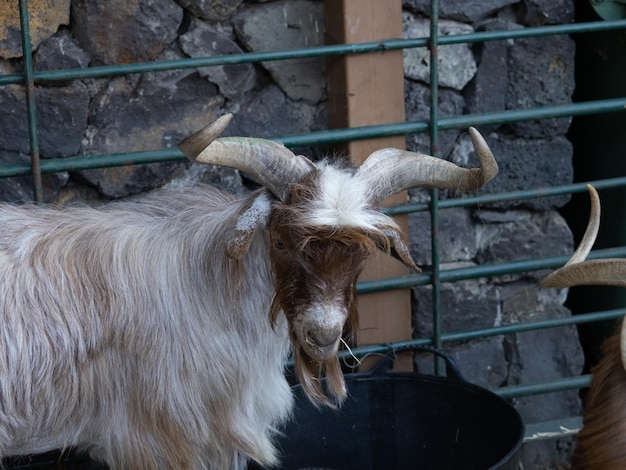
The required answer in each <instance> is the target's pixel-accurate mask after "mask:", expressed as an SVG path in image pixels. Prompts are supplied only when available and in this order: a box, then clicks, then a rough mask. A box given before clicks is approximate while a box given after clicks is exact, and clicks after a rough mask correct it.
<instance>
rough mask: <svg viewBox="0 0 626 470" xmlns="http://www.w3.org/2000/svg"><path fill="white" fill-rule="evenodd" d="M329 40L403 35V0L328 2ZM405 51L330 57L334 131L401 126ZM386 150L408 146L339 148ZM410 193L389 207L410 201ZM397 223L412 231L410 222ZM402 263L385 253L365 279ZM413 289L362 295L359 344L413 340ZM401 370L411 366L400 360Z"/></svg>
mask: <svg viewBox="0 0 626 470" xmlns="http://www.w3.org/2000/svg"><path fill="white" fill-rule="evenodd" d="M324 7H325V15H326V36H327V42H328V43H331V44H343V43H348V44H352V43H359V42H369V41H379V40H385V39H391V38H400V37H402V2H401V0H387V1H384V2H381V1H379V0H326V2H325V4H324ZM403 70H404V69H403V62H402V52H401V51H385V52H376V53H368V54H361V55H354V56H342V57H335V58H330V59H329V61H328V95H329V96H328V98H329V121H330V126H331V127H333V128H343V127H357V126H366V125H374V124H385V123H393V122H402V121H404V119H405V115H404V73H403ZM384 147H396V148H404V147H405V138H404V136H395V137H385V138H377V139H367V140H359V141H353V142H348V143H347V144H346V146H345V147H344V148H342V149H341V150H342V151H343V152H345V153H347V154H348V155H349V156H350V157H351V159H352V161H353V162H355V163H357V164H358V163H361V162H362V161H363V160H364V159H365V158H366V157H367V156H368V155H369V154H370V153H371V152H373V151H374V150H377V149H380V148H384ZM406 198H407V195H406V192H403V193H401V194H398V195H395V196H393V197H392V198H389V199H388V200H386V201H385V204H400V203H404V202H406ZM398 222H399V223H400V224H401V226H402V228H403V229H404V230H406V229H407V228H408V219H407V218H406V216H403V217H401V218H400V219H399V220H398ZM407 273H408V270H407V269H406V268H405V267H404V265H402V264H401V263H399V262H398V261H396V260H394V259H391V258H390V257H388V256H385V255H382V254H376V255H374V256H373V257H372V258H371V259H370V260H369V262H368V265H367V267H366V268H365V271H364V273H363V275H362V279H376V278H381V277H391V276H398V275H403V274H407ZM410 295H411V291H410V290H409V289H404V290H398V291H388V292H381V293H376V294H368V295H363V296H360V297H359V312H360V318H359V323H360V330H359V334H358V343H359V345H363V344H372V343H384V342H392V341H399V340H405V339H410V338H411V297H410ZM396 366H397V367H400V368H403V369H408V368H410V367H411V361H410V358H402V359H400V361H398V362H397V363H396Z"/></svg>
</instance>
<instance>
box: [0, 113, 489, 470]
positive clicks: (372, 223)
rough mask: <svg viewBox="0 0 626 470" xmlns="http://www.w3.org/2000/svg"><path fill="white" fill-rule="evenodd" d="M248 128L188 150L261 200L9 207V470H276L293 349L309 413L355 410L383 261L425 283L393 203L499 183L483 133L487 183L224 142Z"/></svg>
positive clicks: (211, 194) (212, 136)
mask: <svg viewBox="0 0 626 470" xmlns="http://www.w3.org/2000/svg"><path fill="white" fill-rule="evenodd" d="M230 118H231V116H230V115H225V116H222V117H221V118H219V119H218V120H217V121H215V122H214V123H213V124H211V125H209V126H207V127H206V128H205V129H202V130H200V131H199V132H197V133H196V134H194V135H192V136H191V137H189V138H188V139H186V140H184V141H183V142H182V143H181V144H180V149H181V150H182V151H183V153H184V154H185V155H187V156H188V157H189V158H190V159H191V160H193V161H196V162H200V163H208V164H217V165H224V166H229V167H233V168H236V169H239V170H242V171H246V172H248V173H249V174H250V175H252V176H253V177H254V178H256V180H257V181H259V183H260V184H261V185H262V188H261V189H259V190H256V191H254V192H252V193H251V194H249V195H248V196H246V197H245V198H237V197H235V196H233V195H229V194H225V193H223V192H220V191H218V190H216V189H214V188H210V187H199V188H193V189H191V190H190V189H189V188H184V189H180V188H178V189H177V188H169V189H162V190H160V191H156V192H155V194H152V195H148V196H144V197H143V198H140V199H139V200H138V201H133V202H113V203H110V204H106V205H104V206H103V207H100V208H87V207H71V208H64V209H61V208H50V207H42V206H35V205H26V206H13V205H8V204H4V205H0V315H1V318H0V456H11V455H20V454H27V453H39V452H44V451H48V450H50V449H56V448H62V449H63V448H68V447H76V448H79V449H82V450H86V451H88V452H89V453H90V455H91V456H92V458H94V459H96V460H99V461H102V462H104V463H106V464H107V465H108V466H109V467H110V468H111V470H116V469H129V468H130V469H133V470H148V469H150V470H154V469H159V470H161V469H176V470H180V469H194V470H195V469H209V468H210V469H226V468H244V467H245V465H246V463H247V462H248V460H249V459H252V460H254V461H256V462H258V463H259V464H261V465H269V466H271V465H275V464H276V463H277V462H278V452H277V450H276V449H275V448H274V446H273V444H272V438H273V437H274V436H275V435H276V433H277V432H279V427H280V425H281V423H283V422H284V421H285V420H286V419H287V418H288V416H289V413H290V410H291V408H292V401H293V398H292V395H291V390H290V387H289V385H288V382H287V380H286V378H285V375H284V368H285V361H286V360H287V359H288V357H289V353H290V350H291V351H292V352H293V356H294V360H295V371H296V374H297V376H298V378H299V380H300V381H301V383H302V386H303V388H304V390H305V391H306V393H307V395H308V396H309V397H310V399H311V400H312V401H313V402H314V403H316V404H318V405H322V404H326V405H331V406H337V405H338V404H340V403H341V401H342V400H343V398H344V397H345V395H346V390H345V384H344V379H343V375H342V373H341V369H340V366H339V362H338V359H337V351H338V348H339V343H340V341H342V335H349V334H350V333H352V332H354V330H355V328H356V325H357V311H356V303H355V296H356V287H355V285H356V280H357V276H358V275H359V273H360V271H361V269H362V268H363V265H364V263H365V260H366V258H367V257H368V255H369V254H370V253H371V252H372V251H373V250H375V249H377V248H380V249H383V250H386V251H387V252H389V253H392V254H394V255H395V256H397V257H398V258H399V259H401V260H402V261H403V262H404V263H406V264H407V265H408V266H410V267H411V268H412V269H415V270H418V268H417V266H416V265H415V263H414V262H413V260H412V259H411V256H410V254H409V251H408V248H407V246H406V244H405V242H404V241H403V236H402V234H401V232H400V229H399V228H398V226H397V225H396V223H395V222H394V221H393V220H392V219H391V218H390V217H388V216H387V215H384V214H382V213H381V212H380V211H379V210H378V204H379V202H380V201H381V200H382V199H384V198H385V197H387V196H389V195H391V194H394V193H396V192H399V191H402V190H404V189H406V188H408V187H412V186H422V187H440V188H450V189H475V188H478V187H480V186H481V185H483V184H484V183H486V182H487V181H489V180H490V179H491V178H493V177H494V176H495V174H496V173H497V171H498V168H497V164H496V163H495V160H494V158H493V155H492V153H491V151H490V149H489V147H488V146H487V144H486V142H485V141H484V139H483V138H482V136H480V134H479V133H478V132H477V131H476V130H475V129H470V137H471V139H472V141H473V143H474V146H475V148H476V153H477V156H478V158H479V160H480V162H481V167H482V168H481V169H478V168H473V169H463V168H459V167H457V166H456V165H454V164H452V163H450V162H446V161H444V160H440V159H437V158H434V157H430V156H427V155H421V154H415V153H411V152H405V151H400V150H394V149H385V150H381V151H378V152H374V153H373V154H372V155H371V156H370V157H369V158H368V159H367V161H365V162H364V163H363V165H362V166H361V167H360V168H358V169H353V168H348V167H347V166H341V165H340V164H335V163H330V162H328V161H323V162H318V163H313V162H311V161H310V160H308V159H307V158H305V157H303V156H296V155H294V154H293V153H292V152H291V151H289V150H288V149H287V148H285V147H284V146H283V145H282V144H280V143H278V142H274V141H270V140H263V139H250V138H237V137H230V138H218V136H219V134H220V133H221V132H222V131H223V130H224V129H225V127H226V126H227V124H228V122H229V120H230ZM324 374H325V375H326V377H327V378H328V381H327V382H328V385H327V386H326V387H322V386H321V385H320V380H319V378H320V377H321V376H322V375H324Z"/></svg>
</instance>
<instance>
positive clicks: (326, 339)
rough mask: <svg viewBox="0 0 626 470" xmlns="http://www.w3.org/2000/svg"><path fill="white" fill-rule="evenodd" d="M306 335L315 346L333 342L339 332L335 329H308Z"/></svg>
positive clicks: (337, 337) (328, 344) (327, 344)
mask: <svg viewBox="0 0 626 470" xmlns="http://www.w3.org/2000/svg"><path fill="white" fill-rule="evenodd" d="M307 336H308V337H309V338H310V339H311V341H312V342H313V343H315V345H316V346H320V347H324V346H330V345H332V344H335V342H336V341H337V340H338V339H339V336H340V332H338V331H335V330H309V332H308V334H307Z"/></svg>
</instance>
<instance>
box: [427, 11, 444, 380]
mask: <svg viewBox="0 0 626 470" xmlns="http://www.w3.org/2000/svg"><path fill="white" fill-rule="evenodd" d="M429 50H430V128H429V130H430V153H431V155H433V156H435V157H437V156H439V127H438V126H439V0H431V2H430V42H429ZM430 227H431V238H430V242H431V251H432V260H431V262H432V308H433V311H432V315H433V332H432V341H433V346H435V347H436V348H441V346H442V341H441V336H442V334H443V331H442V321H441V278H440V272H441V269H440V266H439V190H438V189H436V188H434V189H431V192H430ZM434 361H435V372H437V373H438V372H439V368H440V367H439V366H440V364H439V363H440V361H439V358H438V357H437V356H434Z"/></svg>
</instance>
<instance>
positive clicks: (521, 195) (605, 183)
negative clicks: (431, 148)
mask: <svg viewBox="0 0 626 470" xmlns="http://www.w3.org/2000/svg"><path fill="white" fill-rule="evenodd" d="M587 184H591V185H593V186H594V187H595V188H596V189H599V190H601V189H608V188H618V187H621V186H626V176H620V177H617V178H608V179H604V180H594V181H589V182H585V183H573V184H568V185H563V186H554V187H550V188H538V189H526V190H523V191H511V192H507V193H498V194H482V195H478V196H468V197H455V198H451V199H445V200H443V201H440V202H439V208H440V209H448V208H452V207H463V206H478V205H484V204H492V203H495V202H503V201H513V200H522V199H534V198H540V197H550V196H560V195H563V194H572V193H582V192H587ZM428 208H429V204H428V203H425V202H424V203H415V204H402V205H398V206H392V207H385V208H383V209H382V211H383V212H384V213H385V214H387V215H401V214H409V213H412V212H423V211H426V210H428Z"/></svg>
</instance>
